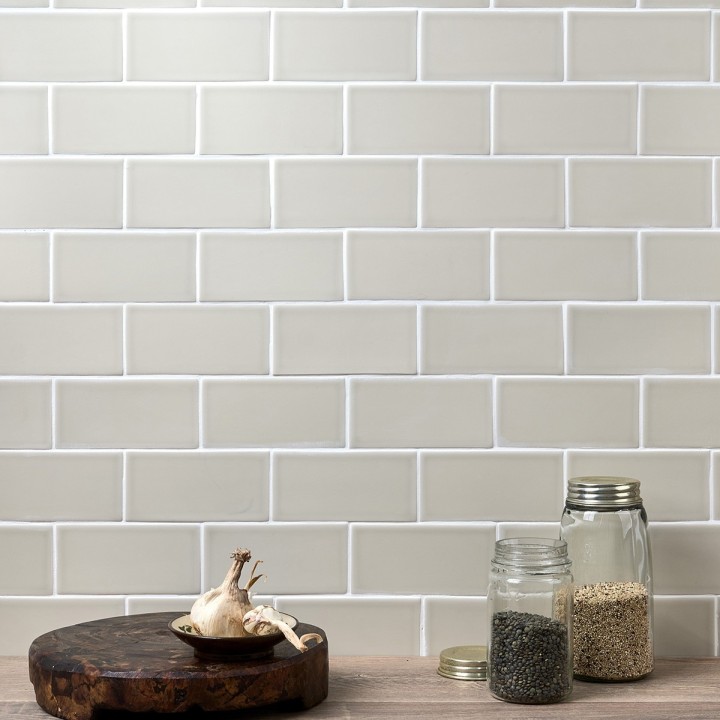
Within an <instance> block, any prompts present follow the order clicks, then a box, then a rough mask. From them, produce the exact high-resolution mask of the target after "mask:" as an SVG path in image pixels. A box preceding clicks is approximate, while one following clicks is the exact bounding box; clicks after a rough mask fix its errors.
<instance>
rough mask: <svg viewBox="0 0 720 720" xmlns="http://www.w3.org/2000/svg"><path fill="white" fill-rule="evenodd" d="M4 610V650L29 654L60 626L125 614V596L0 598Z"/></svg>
mask: <svg viewBox="0 0 720 720" xmlns="http://www.w3.org/2000/svg"><path fill="white" fill-rule="evenodd" d="M0 612H2V614H3V616H4V617H6V618H8V623H7V627H6V628H5V631H4V636H3V652H5V653H7V654H9V655H26V654H27V651H28V648H29V647H30V644H31V643H32V641H33V640H34V639H35V638H37V637H39V636H40V635H44V634H45V633H48V632H51V631H52V630H55V629H57V628H59V627H67V626H68V625H75V624H76V623H81V622H88V621H90V620H101V619H102V618H107V617H115V616H117V615H123V614H124V613H125V599H124V598H122V597H92V598H91V597H74V598H69V597H24V598H0Z"/></svg>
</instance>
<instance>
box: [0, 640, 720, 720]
mask: <svg viewBox="0 0 720 720" xmlns="http://www.w3.org/2000/svg"><path fill="white" fill-rule="evenodd" d="M330 640H331V641H332V638H330ZM437 663H438V660H437V658H433V657H426V658H419V657H411V658H410V657H404V658H388V657H331V658H330V692H329V695H328V698H327V700H325V701H324V702H322V703H321V704H320V705H317V706H316V707H314V708H311V709H309V710H305V711H302V712H301V713H298V712H287V711H283V710H277V709H269V710H260V711H252V712H250V713H246V712H243V711H237V712H234V713H232V714H226V713H214V714H213V718H218V720H219V719H220V718H224V717H227V718H230V717H234V718H267V720H271V719H272V718H275V719H276V720H290V718H303V720H304V719H305V718H307V719H308V720H315V719H316V718H334V719H335V720H337V719H339V718H343V719H345V718H350V719H353V720H381V719H382V718H413V719H415V720H424V719H425V718H427V719H428V720H429V719H430V718H432V719H433V720H438V719H439V718H440V719H442V720H445V719H449V718H458V720H465V718H467V719H468V720H470V718H472V719H473V720H477V718H478V717H488V718H496V717H497V718H504V719H505V720H527V719H528V718H577V719H582V720H595V719H598V720H601V719H614V718H627V719H628V720H630V719H632V720H637V719H638V718H647V719H648V720H674V719H675V718H683V719H684V718H695V719H696V720H711V719H712V720H718V718H720V658H697V659H659V660H658V661H657V663H656V669H655V671H654V672H653V673H652V675H651V676H650V677H648V678H646V679H644V680H640V681H638V682H634V683H617V684H600V683H583V682H576V683H575V687H574V690H573V694H572V696H571V698H570V699H569V700H568V701H566V702H564V703H561V704H559V705H544V706H537V705H534V706H530V705H510V704H507V703H503V702H500V701H498V700H495V699H494V698H492V697H491V696H490V694H489V693H488V691H487V687H486V684H485V683H481V682H465V681H461V680H448V679H446V678H443V677H440V676H439V675H438V674H437V673H436V669H437ZM122 715H123V714H121V713H114V714H113V717H114V718H118V720H121V718H122ZM193 716H194V715H193V714H192V713H189V714H187V715H183V716H182V717H193ZM48 717H49V716H48V715H47V714H46V713H45V712H43V710H41V709H40V707H38V705H37V704H36V703H35V696H34V692H33V687H32V685H31V683H30V680H29V677H28V661H27V658H7V657H4V658H3V657H0V718H3V720H5V718H9V719H11V720H21V719H23V720H25V719H26V718H32V719H34V720H40V719H42V718H44V719H45V720H47V718H48ZM143 717H148V718H149V717H154V718H155V720H157V717H158V716H143V715H142V714H134V713H133V714H129V713H128V714H127V716H126V718H125V720H140V719H141V718H143ZM197 717H200V716H197ZM205 717H207V716H205Z"/></svg>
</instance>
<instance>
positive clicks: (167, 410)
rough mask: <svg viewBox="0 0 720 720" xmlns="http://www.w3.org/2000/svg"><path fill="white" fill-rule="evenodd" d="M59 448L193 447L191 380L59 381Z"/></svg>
mask: <svg viewBox="0 0 720 720" xmlns="http://www.w3.org/2000/svg"><path fill="white" fill-rule="evenodd" d="M55 424H56V443H57V446H58V447H59V448H194V447H197V445H198V385H197V382H196V381H194V380H144V379H143V380H136V379H117V380H85V379H83V380H58V381H57V386H56V408H55Z"/></svg>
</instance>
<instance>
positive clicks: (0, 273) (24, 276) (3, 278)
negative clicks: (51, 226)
mask: <svg viewBox="0 0 720 720" xmlns="http://www.w3.org/2000/svg"><path fill="white" fill-rule="evenodd" d="M49 298H50V237H49V235H48V233H32V234H28V233H2V234H0V300H3V301H8V300H9V301H13V300H14V301H22V300H36V301H42V300H48V299H49Z"/></svg>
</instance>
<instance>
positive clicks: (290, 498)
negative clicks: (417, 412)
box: [273, 450, 417, 522]
mask: <svg viewBox="0 0 720 720" xmlns="http://www.w3.org/2000/svg"><path fill="white" fill-rule="evenodd" d="M273 482H274V486H273V487H274V490H273V519H274V520H291V521H292V520H318V521H328V520H344V521H348V522H353V521H356V522H357V521H363V520H364V521H391V520H395V521H404V520H415V519H416V514H417V513H416V504H417V503H416V467H415V454H414V453H410V452H372V451H368V452H365V451H362V452H359V451H352V450H351V451H348V450H344V451H342V452H327V451H323V452H315V453H312V452H302V453H300V452H278V453H276V454H275V466H274V469H273Z"/></svg>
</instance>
